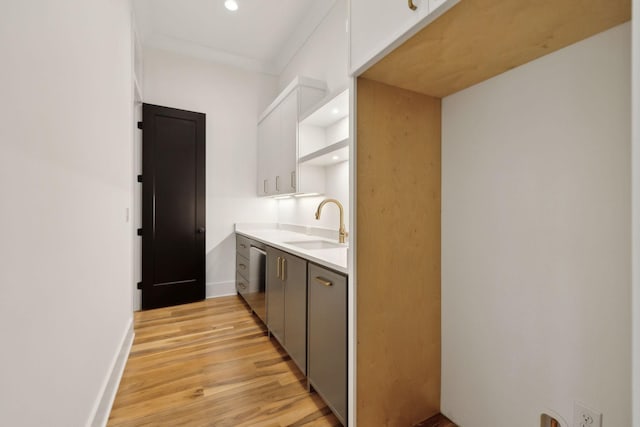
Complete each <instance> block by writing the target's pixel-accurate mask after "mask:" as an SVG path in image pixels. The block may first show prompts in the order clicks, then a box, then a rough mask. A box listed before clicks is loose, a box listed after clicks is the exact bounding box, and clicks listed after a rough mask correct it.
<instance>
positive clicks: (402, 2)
mask: <svg viewBox="0 0 640 427" xmlns="http://www.w3.org/2000/svg"><path fill="white" fill-rule="evenodd" d="M413 3H414V5H415V6H416V10H411V9H410V8H409V4H408V2H407V0H391V1H389V0H351V2H350V5H351V6H350V7H351V10H350V24H349V25H350V28H349V30H350V38H351V49H350V52H351V65H350V68H351V72H354V71H355V70H357V69H358V68H360V67H361V66H363V65H364V64H365V63H366V62H367V61H369V60H370V59H372V58H373V57H374V56H376V55H377V54H378V53H380V52H382V51H383V50H384V49H385V48H386V47H387V46H389V45H390V44H391V43H393V42H394V41H395V40H397V39H398V38H400V37H401V36H402V35H403V34H404V33H406V32H407V31H408V30H410V29H411V28H412V27H413V26H414V25H415V24H417V23H418V20H419V19H420V17H421V14H423V13H424V12H423V9H425V8H427V7H428V0H413Z"/></svg>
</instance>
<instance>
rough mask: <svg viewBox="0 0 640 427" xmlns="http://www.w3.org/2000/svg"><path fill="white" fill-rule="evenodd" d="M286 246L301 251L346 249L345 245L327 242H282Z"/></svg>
mask: <svg viewBox="0 0 640 427" xmlns="http://www.w3.org/2000/svg"><path fill="white" fill-rule="evenodd" d="M284 243H285V244H287V245H291V246H297V247H299V248H301V249H337V248H344V249H346V248H347V245H344V244H340V243H333V242H328V241H326V240H303V241H299V242H284Z"/></svg>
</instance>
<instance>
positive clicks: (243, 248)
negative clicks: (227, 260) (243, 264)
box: [236, 234, 251, 275]
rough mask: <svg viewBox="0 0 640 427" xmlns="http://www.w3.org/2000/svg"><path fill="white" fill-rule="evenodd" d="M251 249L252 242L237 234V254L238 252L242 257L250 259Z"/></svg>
mask: <svg viewBox="0 0 640 427" xmlns="http://www.w3.org/2000/svg"><path fill="white" fill-rule="evenodd" d="M250 248H251V240H250V239H247V238H246V237H244V236H241V235H239V234H236V252H238V253H239V254H240V255H242V256H243V257H245V258H246V259H249V251H250ZM248 265H249V264H247V266H248ZM248 274H249V273H247V275H248Z"/></svg>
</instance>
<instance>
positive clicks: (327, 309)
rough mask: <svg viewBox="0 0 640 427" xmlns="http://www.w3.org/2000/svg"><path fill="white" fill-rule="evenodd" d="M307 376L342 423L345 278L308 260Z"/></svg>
mask: <svg viewBox="0 0 640 427" xmlns="http://www.w3.org/2000/svg"><path fill="white" fill-rule="evenodd" d="M308 295H309V299H308V301H309V307H308V319H307V321H308V325H307V327H308V340H309V342H308V359H307V363H308V365H307V368H308V370H307V378H308V379H309V382H310V383H311V385H312V386H313V388H314V389H315V390H316V391H317V392H318V394H319V395H320V396H321V397H322V398H323V399H324V401H325V402H326V403H327V405H329V407H330V408H331V409H332V410H333V412H334V413H335V414H336V416H337V417H338V418H339V419H340V421H341V422H342V424H343V425H345V423H346V418H347V278H346V277H345V276H343V275H341V274H338V273H336V272H333V271H331V270H327V269H325V268H322V267H320V266H317V265H315V264H311V263H309V267H308Z"/></svg>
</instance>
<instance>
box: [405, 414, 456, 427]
mask: <svg viewBox="0 0 640 427" xmlns="http://www.w3.org/2000/svg"><path fill="white" fill-rule="evenodd" d="M413 427H458V426H457V425H456V424H454V423H453V421H451V420H450V419H449V418H447V417H445V416H444V415H442V414H438V415H434V416H433V417H431V418H429V419H428V420H424V421H422V422H421V423H418V424H416V425H415V426H413Z"/></svg>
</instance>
